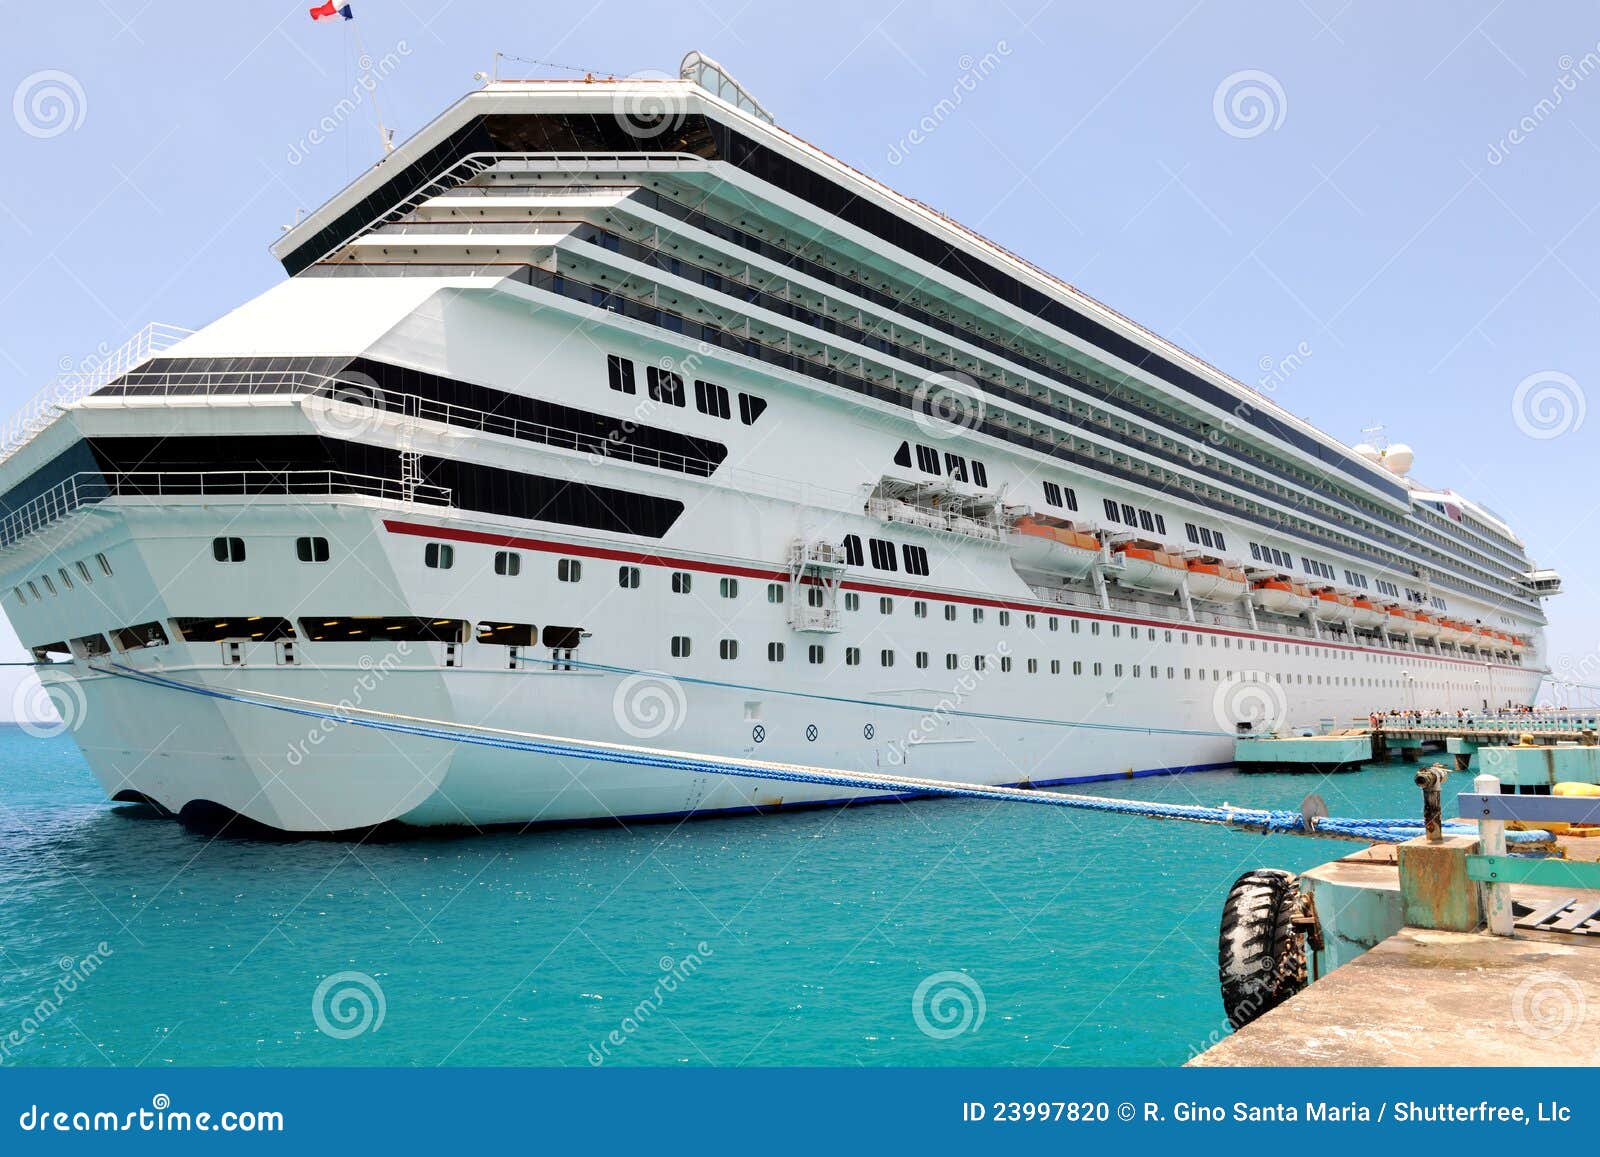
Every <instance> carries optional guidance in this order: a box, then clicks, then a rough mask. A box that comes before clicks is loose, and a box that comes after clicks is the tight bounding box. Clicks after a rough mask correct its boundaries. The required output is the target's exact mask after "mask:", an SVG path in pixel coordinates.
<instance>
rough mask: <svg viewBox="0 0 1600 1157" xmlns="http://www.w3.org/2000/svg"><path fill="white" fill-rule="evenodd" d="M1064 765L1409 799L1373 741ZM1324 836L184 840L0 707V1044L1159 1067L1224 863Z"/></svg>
mask: <svg viewBox="0 0 1600 1157" xmlns="http://www.w3.org/2000/svg"><path fill="white" fill-rule="evenodd" d="M1463 782H1464V781H1463ZM1086 790H1088V791H1092V792H1094V793H1096V794H1105V795H1117V796H1123V797H1128V798H1140V799H1154V800H1168V801H1182V802H1204V803H1218V802H1221V801H1224V800H1226V801H1228V802H1231V803H1234V804H1238V805H1242V806H1258V807H1291V808H1296V807H1298V805H1299V802H1300V800H1301V799H1302V798H1303V797H1304V796H1305V794H1306V793H1307V792H1309V791H1312V790H1316V791H1318V792H1320V793H1321V794H1322V795H1323V796H1324V798H1325V799H1326V800H1327V802H1328V804H1329V808H1330V811H1331V812H1332V813H1333V814H1334V815H1369V816H1395V815H1415V814H1417V813H1418V810H1419V803H1418V795H1417V790H1416V788H1415V787H1414V786H1413V785H1412V783H1411V776H1410V774H1409V772H1408V771H1406V770H1403V769H1401V768H1400V767H1398V766H1396V767H1384V768H1376V769H1370V770H1364V771H1360V772H1356V773H1352V774H1346V775H1343V776H1339V777H1336V778H1331V779H1318V778H1317V777H1299V776H1240V775H1237V774H1235V773H1231V772H1207V773H1199V774H1194V775H1184V776H1174V777H1169V778H1160V779H1141V780H1134V781H1122V782H1118V783H1114V784H1104V785H1096V786H1094V787H1091V788H1088V789H1086ZM1351 847H1352V845H1349V844H1343V843H1337V842H1329V841H1322V840H1313V839H1303V838H1299V837H1292V836H1275V837H1262V836H1256V835H1245V834H1241V833H1235V832H1229V831H1226V830H1223V829H1219V828H1215V827H1207V826H1200V825H1194V824H1185V823H1175V822H1158V821H1152V820H1146V819H1137V818H1125V817H1117V816H1104V815H1098V814H1090V813H1083V812H1075V811H1068V810H1065V809H1058V808H1039V807H1029V806H1025V805H1016V804H991V803H981V802H967V801H919V802H916V803H911V804H898V803H896V804H886V805H880V806H872V807H860V808H852V809H834V810H828V811H819V812H803V813H796V814H792V815H780V816H774V817H764V818H763V817H752V818H741V819H722V820H709V821H699V822H690V823H682V824H676V825H642V826H638V827H634V828H632V829H630V830H624V829H620V828H612V829H599V830H589V829H580V830H565V831H542V832H528V833H521V834H518V833H505V834H490V835H470V834H468V835H453V836H450V837H449V838H428V839H420V840H410V841H406V842H390V843H372V842H368V843H361V844H357V843H350V842H345V843H336V842H324V841H300V842H291V843H262V842H251V841H242V840H235V839H209V838H207V837H205V836H202V835H197V834H192V833H190V832H187V831H185V830H184V829H183V828H182V827H180V826H179V825H178V824H176V823H174V822H172V821H169V820H161V819H155V818H147V817H146V816H144V815H143V814H141V813H140V812H139V811H137V810H136V809H127V808H118V807H112V806H110V805H107V804H106V803H104V802H103V801H102V800H101V798H100V793H99V790H98V788H97V787H96V785H95V783H94V781H93V779H92V778H91V776H90V774H89V772H88V770H87V768H86V767H85V766H84V764H83V761H82V759H81V758H80V756H79V755H78V753H77V750H76V748H75V747H74V746H73V744H72V742H71V740H70V738H67V737H60V738H53V739H38V738H34V737H31V736H29V735H27V734H25V733H23V732H22V731H20V730H18V729H16V728H14V727H0V1063H6V1064H18V1065H131V1066H140V1065H142V1066H146V1067H156V1068H159V1067H161V1066H168V1065H441V1064H443V1065H578V1066H583V1065H595V1064H616V1065H812V1064H818V1065H857V1064H861V1065H958V1064H959V1065H1171V1064H1178V1063H1181V1062H1183V1061H1184V1060H1186V1059H1188V1057H1189V1056H1190V1055H1191V1054H1192V1052H1194V1051H1198V1050H1200V1049H1203V1048H1204V1047H1206V1046H1207V1045H1208V1044H1210V1043H1211V1042H1212V1041H1213V1040H1215V1039H1217V1038H1218V1037H1220V1036H1221V1035H1222V1034H1223V1033H1224V1032H1225V1031H1226V1027H1225V1025H1224V1023H1223V1017H1222V1007H1221V1002H1220V1000H1219V998H1218V995H1217V983H1216V941H1217V923H1218V919H1219V915H1220V911H1221V905H1222V900H1223V897H1224V895H1225V894H1226V892H1227V889H1228V887H1229V885H1230V884H1231V883H1232V881H1233V880H1234V878H1235V877H1236V876H1237V875H1238V874H1239V873H1241V872H1242V871H1245V870H1247V869H1249V868H1252V867H1259V866H1271V867H1284V868H1291V869H1304V868H1308V867H1311V866H1313V865H1315V864H1318V863H1321V862H1323V861H1326V860H1329V859H1333V858H1335V857H1336V856H1338V855H1340V854H1343V853H1344V852H1346V851H1348V850H1349V849H1350V848H1351Z"/></svg>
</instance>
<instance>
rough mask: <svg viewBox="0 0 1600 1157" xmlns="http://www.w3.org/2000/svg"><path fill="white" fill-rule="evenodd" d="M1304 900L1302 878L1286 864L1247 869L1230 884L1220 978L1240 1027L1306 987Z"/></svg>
mask: <svg viewBox="0 0 1600 1157" xmlns="http://www.w3.org/2000/svg"><path fill="white" fill-rule="evenodd" d="M1299 904H1300V884H1299V880H1298V878H1297V877H1296V876H1295V874H1294V873H1293V872H1285V871H1283V870H1282V869H1280V868H1256V869H1254V870H1252V871H1249V872H1246V873H1245V874H1244V875H1242V876H1240V877H1239V878H1238V879H1237V880H1235V881H1234V882H1233V887H1232V888H1231V889H1229V891H1228V898H1227V900H1226V901H1225V902H1224V903H1223V905H1222V931H1221V934H1220V935H1219V936H1218V938H1217V977H1218V981H1219V983H1220V984H1221V987H1222V1008H1223V1011H1224V1012H1225V1013H1226V1014H1227V1017H1228V1023H1229V1024H1230V1025H1232V1026H1233V1027H1234V1028H1236V1029H1237V1028H1243V1027H1244V1026H1245V1025H1247V1024H1249V1023H1250V1022H1251V1021H1253V1020H1255V1019H1256V1018H1257V1017H1259V1016H1261V1015H1262V1014H1263V1013H1265V1012H1268V1011H1269V1010H1271V1009H1274V1008H1277V1007H1278V1005H1280V1004H1282V1003H1283V1002H1284V1001H1286V1000H1288V999H1289V998H1290V997H1291V996H1293V995H1294V994H1295V993H1297V992H1299V991H1300V990H1301V989H1302V988H1304V987H1305V944H1304V941H1303V940H1302V939H1301V937H1300V936H1299V934H1297V933H1296V931H1295V928H1294V923H1293V921H1294V915H1295V911H1296V909H1297V908H1298V907H1299Z"/></svg>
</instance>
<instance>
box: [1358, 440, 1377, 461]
mask: <svg viewBox="0 0 1600 1157" xmlns="http://www.w3.org/2000/svg"><path fill="white" fill-rule="evenodd" d="M1351 449H1352V450H1353V451H1354V452H1355V453H1356V454H1357V455H1358V456H1360V457H1362V458H1365V459H1366V460H1367V461H1368V462H1377V461H1379V460H1380V459H1381V458H1382V457H1383V455H1382V454H1380V453H1378V448H1377V447H1376V446H1374V445H1373V444H1372V443H1371V442H1360V443H1358V444H1357V445H1355V446H1352V447H1351Z"/></svg>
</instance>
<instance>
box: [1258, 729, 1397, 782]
mask: <svg viewBox="0 0 1600 1157" xmlns="http://www.w3.org/2000/svg"><path fill="white" fill-rule="evenodd" d="M1233 760H1234V762H1235V763H1236V764H1238V765H1239V770H1240V771H1258V772H1259V771H1265V772H1290V773H1292V772H1306V773H1316V774H1318V775H1326V774H1328V773H1330V772H1336V771H1356V770H1358V769H1359V768H1362V767H1365V766H1366V765H1367V764H1369V763H1371V762H1372V736H1371V735H1370V734H1368V733H1367V732H1365V731H1346V732H1338V733H1336V734H1333V735H1285V736H1240V737H1239V738H1238V739H1236V740H1234V742H1233Z"/></svg>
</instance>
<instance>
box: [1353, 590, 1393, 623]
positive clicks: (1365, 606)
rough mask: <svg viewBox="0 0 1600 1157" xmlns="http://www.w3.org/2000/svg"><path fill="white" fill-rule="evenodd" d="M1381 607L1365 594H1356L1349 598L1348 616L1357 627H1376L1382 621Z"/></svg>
mask: <svg viewBox="0 0 1600 1157" xmlns="http://www.w3.org/2000/svg"><path fill="white" fill-rule="evenodd" d="M1384 617H1385V616H1384V613H1383V608H1382V607H1380V606H1378V605H1377V604H1376V603H1374V602H1373V601H1372V600H1371V599H1369V598H1367V596H1366V595H1356V596H1355V597H1354V598H1352V599H1351V600H1350V618H1351V620H1352V621H1353V622H1354V623H1355V625H1356V626H1358V627H1376V626H1380V625H1381V624H1382V623H1383V621H1384Z"/></svg>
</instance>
